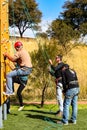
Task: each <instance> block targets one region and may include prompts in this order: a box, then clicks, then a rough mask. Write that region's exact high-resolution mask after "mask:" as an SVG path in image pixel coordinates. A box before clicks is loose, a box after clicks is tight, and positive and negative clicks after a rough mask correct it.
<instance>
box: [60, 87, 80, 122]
mask: <svg viewBox="0 0 87 130" xmlns="http://www.w3.org/2000/svg"><path fill="white" fill-rule="evenodd" d="M78 93H79V88H72V89H68V90H67V92H66V93H65V99H64V106H63V118H62V121H63V123H68V120H69V107H70V105H71V106H72V115H71V120H72V122H76V120H77V100H78Z"/></svg>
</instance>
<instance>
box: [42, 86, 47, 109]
mask: <svg viewBox="0 0 87 130" xmlns="http://www.w3.org/2000/svg"><path fill="white" fill-rule="evenodd" d="M46 88H47V84H45V85H44V88H43V90H42V98H41V107H43V105H44V99H45V90H46Z"/></svg>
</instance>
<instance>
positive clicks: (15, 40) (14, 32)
mask: <svg viewBox="0 0 87 130" xmlns="http://www.w3.org/2000/svg"><path fill="white" fill-rule="evenodd" d="M14 2H15V0H14V1H13V0H12V9H13V10H12V19H13V27H14V30H13V32H14V42H15V41H16V35H15V32H16V31H15V19H14ZM14 42H12V49H13V52H15V49H14V45H13V44H14Z"/></svg>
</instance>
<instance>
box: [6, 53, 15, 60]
mask: <svg viewBox="0 0 87 130" xmlns="http://www.w3.org/2000/svg"><path fill="white" fill-rule="evenodd" d="M4 57H7V58H8V59H9V60H10V61H12V62H15V61H16V60H15V59H14V57H12V56H10V55H9V54H8V53H4Z"/></svg>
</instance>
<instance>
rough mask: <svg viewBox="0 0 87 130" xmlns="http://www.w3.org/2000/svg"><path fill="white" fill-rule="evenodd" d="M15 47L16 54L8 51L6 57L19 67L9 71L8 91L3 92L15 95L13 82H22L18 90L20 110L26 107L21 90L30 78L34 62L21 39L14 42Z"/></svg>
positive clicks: (7, 76)
mask: <svg viewBox="0 0 87 130" xmlns="http://www.w3.org/2000/svg"><path fill="white" fill-rule="evenodd" d="M14 48H15V49H16V53H15V54H14V56H11V55H9V54H8V53H5V54H4V56H5V57H6V58H8V59H9V60H10V61H12V62H15V63H16V64H17V68H16V69H14V70H12V71H11V72H9V73H7V75H6V92H3V94H4V95H7V96H10V95H13V88H14V86H13V84H14V83H18V84H20V85H19V88H18V90H17V95H18V99H19V103H20V108H19V111H20V110H22V109H23V107H24V106H23V101H22V95H21V92H22V91H23V89H24V88H25V85H26V83H27V80H28V75H29V74H30V73H31V71H32V63H31V59H30V56H29V53H28V52H27V51H26V50H25V49H24V48H23V44H22V43H21V42H20V41H17V42H16V43H15V44H14Z"/></svg>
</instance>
